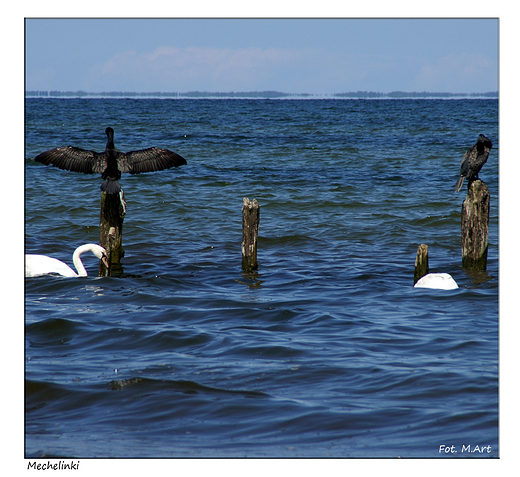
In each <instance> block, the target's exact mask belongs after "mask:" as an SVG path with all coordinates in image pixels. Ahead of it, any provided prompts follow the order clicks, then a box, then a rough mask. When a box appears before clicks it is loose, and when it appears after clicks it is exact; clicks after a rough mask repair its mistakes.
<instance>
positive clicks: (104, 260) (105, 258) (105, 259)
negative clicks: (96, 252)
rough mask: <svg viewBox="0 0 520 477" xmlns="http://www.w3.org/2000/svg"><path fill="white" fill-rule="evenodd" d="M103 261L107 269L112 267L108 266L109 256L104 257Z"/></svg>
mask: <svg viewBox="0 0 520 477" xmlns="http://www.w3.org/2000/svg"><path fill="white" fill-rule="evenodd" d="M101 261H102V262H103V264H104V265H105V267H107V268H110V265H109V264H108V259H107V256H106V255H103V256H102V257H101Z"/></svg>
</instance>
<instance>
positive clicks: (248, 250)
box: [242, 197, 260, 271]
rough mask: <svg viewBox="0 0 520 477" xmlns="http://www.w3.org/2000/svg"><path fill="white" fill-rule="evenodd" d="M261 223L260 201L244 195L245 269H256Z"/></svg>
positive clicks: (243, 236)
mask: <svg viewBox="0 0 520 477" xmlns="http://www.w3.org/2000/svg"><path fill="white" fill-rule="evenodd" d="M259 224H260V205H258V201H257V200H256V199H253V200H252V201H251V200H249V199H248V198H247V197H244V205H243V207H242V269H243V270H245V271H250V270H256V269H257V268H258V262H257V259H256V250H257V241H258V227H259Z"/></svg>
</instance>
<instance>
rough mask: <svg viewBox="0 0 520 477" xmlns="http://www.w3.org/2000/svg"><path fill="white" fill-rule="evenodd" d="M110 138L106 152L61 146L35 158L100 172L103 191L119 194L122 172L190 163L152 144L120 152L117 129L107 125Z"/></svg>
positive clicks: (65, 167) (149, 169)
mask: <svg viewBox="0 0 520 477" xmlns="http://www.w3.org/2000/svg"><path fill="white" fill-rule="evenodd" d="M105 133H106V135H107V137H108V142H107V146H106V149H105V151H104V152H94V151H87V150H85V149H80V148H79V147H73V146H66V147H57V148H55V149H51V150H50V151H46V152H42V153H41V154H40V155H38V156H36V157H35V158H34V160H35V161H38V162H41V163H42V164H47V165H48V164H52V165H53V166H55V167H58V168H60V169H66V170H68V171H73V172H82V173H84V174H95V173H96V172H97V173H100V174H101V176H102V177H103V179H105V182H103V184H102V185H101V190H102V191H106V193H107V194H117V193H119V192H120V191H121V186H120V185H119V182H118V180H119V179H120V178H121V172H128V173H130V174H139V173H141V172H154V171H162V170H164V169H169V168H170V167H179V166H182V165H183V164H186V159H184V158H183V157H181V156H179V154H176V153H175V152H172V151H169V150H168V149H160V148H158V147H150V148H148V149H142V150H140V151H131V152H126V153H125V152H119V151H117V150H116V148H115V146H114V130H113V129H112V128H110V127H108V128H106V130H105Z"/></svg>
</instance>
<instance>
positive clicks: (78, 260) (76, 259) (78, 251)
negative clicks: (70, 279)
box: [72, 245, 90, 277]
mask: <svg viewBox="0 0 520 477" xmlns="http://www.w3.org/2000/svg"><path fill="white" fill-rule="evenodd" d="M89 250H90V246H89V245H82V246H81V247H78V248H77V249H76V250H74V253H73V254H72V263H74V266H75V267H76V270H77V271H78V276H80V277H86V276H87V275H88V274H87V270H85V267H84V266H83V262H82V261H81V258H80V257H81V254H82V253H83V252H88V251H89Z"/></svg>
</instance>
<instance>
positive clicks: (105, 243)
mask: <svg viewBox="0 0 520 477" xmlns="http://www.w3.org/2000/svg"><path fill="white" fill-rule="evenodd" d="M125 214H126V207H125V206H124V199H123V194H122V191H121V195H120V194H107V193H106V192H102V193H101V218H100V223H99V244H100V245H101V246H102V247H104V249H105V250H106V251H107V259H108V263H109V268H108V269H107V267H106V266H105V264H104V263H103V262H102V261H100V262H99V273H98V276H100V277H106V276H109V277H110V276H112V275H114V274H118V273H122V272H123V267H122V265H121V258H123V256H124V254H125V252H124V249H123V245H122V240H123V218H124V216H125Z"/></svg>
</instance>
